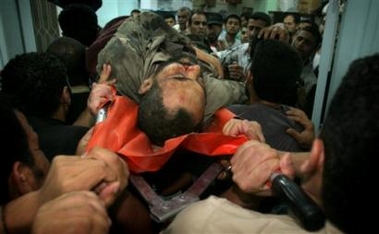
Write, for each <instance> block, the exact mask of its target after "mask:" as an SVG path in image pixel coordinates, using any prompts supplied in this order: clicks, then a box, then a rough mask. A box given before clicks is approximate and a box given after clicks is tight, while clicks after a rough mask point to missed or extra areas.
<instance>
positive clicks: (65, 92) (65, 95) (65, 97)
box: [61, 86, 71, 104]
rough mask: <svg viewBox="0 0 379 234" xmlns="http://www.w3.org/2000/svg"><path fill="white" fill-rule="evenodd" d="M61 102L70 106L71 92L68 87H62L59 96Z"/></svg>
mask: <svg viewBox="0 0 379 234" xmlns="http://www.w3.org/2000/svg"><path fill="white" fill-rule="evenodd" d="M61 102H62V103H67V104H71V91H70V88H69V87H68V86H65V87H63V92H62V95H61Z"/></svg>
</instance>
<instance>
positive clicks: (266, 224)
mask: <svg viewBox="0 0 379 234" xmlns="http://www.w3.org/2000/svg"><path fill="white" fill-rule="evenodd" d="M171 233H180V234H186V233H191V234H200V233H204V234H205V233H207V234H211V233H215V234H216V233H217V234H220V233H233V234H234V233H289V234H293V233H329V234H332V233H333V234H334V233H342V232H340V231H339V230H338V229H337V228H335V227H334V226H332V224H330V223H329V222H327V223H326V225H325V227H324V228H323V229H321V230H319V231H317V232H307V231H306V230H304V229H302V228H301V227H300V226H299V225H298V223H296V221H295V220H294V219H293V218H292V217H291V216H289V215H273V214H262V213H259V212H256V211H252V210H247V209H244V208H242V207H240V206H238V205H236V204H234V203H232V202H229V201H228V200H226V199H224V198H219V197H215V196H210V197H209V198H207V199H205V200H202V201H199V202H195V203H193V204H192V205H190V206H188V207H187V208H185V209H184V210H183V211H181V212H180V213H179V214H178V215H177V216H176V217H175V219H174V220H173V222H172V223H171V224H170V225H169V226H168V228H167V229H165V230H163V231H162V232H161V234H171Z"/></svg>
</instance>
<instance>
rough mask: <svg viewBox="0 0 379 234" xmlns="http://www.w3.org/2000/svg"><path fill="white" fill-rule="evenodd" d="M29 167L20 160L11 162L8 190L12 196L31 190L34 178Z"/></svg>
mask: <svg viewBox="0 0 379 234" xmlns="http://www.w3.org/2000/svg"><path fill="white" fill-rule="evenodd" d="M31 176H32V177H33V173H32V171H31V169H30V168H29V167H28V166H26V165H25V164H24V163H22V162H15V163H14V164H13V168H12V173H11V184H10V185H9V186H10V191H11V193H12V194H11V196H12V197H15V198H16V197H18V196H22V195H24V194H26V193H29V192H31V191H33V190H34V189H33V187H34V185H32V184H31V183H33V181H35V180H34V178H31Z"/></svg>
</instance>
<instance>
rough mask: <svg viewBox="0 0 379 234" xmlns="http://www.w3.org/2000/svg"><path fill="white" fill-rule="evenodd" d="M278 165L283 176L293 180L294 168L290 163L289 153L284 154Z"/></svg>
mask: <svg viewBox="0 0 379 234" xmlns="http://www.w3.org/2000/svg"><path fill="white" fill-rule="evenodd" d="M279 163H280V170H281V172H282V173H283V174H285V175H287V176H288V177H289V178H292V179H293V178H295V167H294V165H293V163H292V160H291V155H290V153H285V154H284V156H283V157H282V158H281V159H280V162H279Z"/></svg>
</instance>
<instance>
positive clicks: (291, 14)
mask: <svg viewBox="0 0 379 234" xmlns="http://www.w3.org/2000/svg"><path fill="white" fill-rule="evenodd" d="M287 16H292V17H293V21H294V22H295V23H296V24H298V23H299V22H300V15H299V14H298V13H292V12H287V13H284V15H283V20H284V18H286V17H287Z"/></svg>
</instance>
